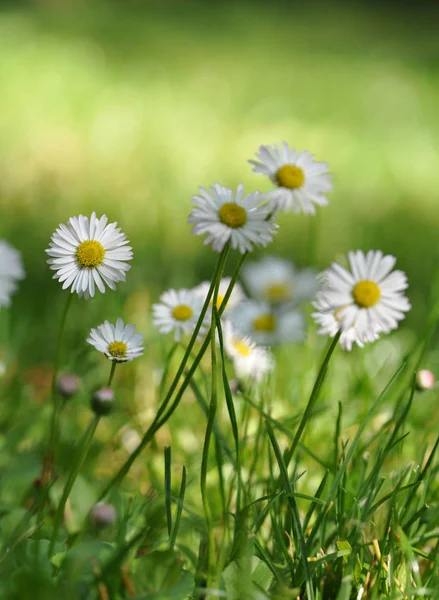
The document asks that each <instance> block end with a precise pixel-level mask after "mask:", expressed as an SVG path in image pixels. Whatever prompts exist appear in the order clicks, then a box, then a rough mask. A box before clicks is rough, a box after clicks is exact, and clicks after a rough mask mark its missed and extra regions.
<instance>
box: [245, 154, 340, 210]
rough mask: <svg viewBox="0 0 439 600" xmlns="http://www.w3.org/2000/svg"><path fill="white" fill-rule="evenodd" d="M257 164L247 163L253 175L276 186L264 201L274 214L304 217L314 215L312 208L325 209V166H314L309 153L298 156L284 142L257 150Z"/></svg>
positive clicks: (327, 180) (328, 185)
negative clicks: (266, 177)
mask: <svg viewBox="0 0 439 600" xmlns="http://www.w3.org/2000/svg"><path fill="white" fill-rule="evenodd" d="M256 156H257V158H258V159H259V160H250V161H249V162H250V163H251V164H252V165H253V167H254V168H253V171H254V172H255V173H262V174H263V175H267V176H268V177H269V178H270V179H271V181H272V182H273V183H274V184H275V185H276V186H277V188H276V189H275V190H272V191H270V192H268V193H267V194H266V195H265V197H266V198H269V199H270V208H271V210H273V211H284V212H289V211H290V210H293V211H294V212H296V213H300V212H303V213H307V214H311V215H314V214H315V212H316V209H315V206H314V205H317V206H325V205H327V204H328V200H327V198H326V196H325V194H326V193H327V192H331V191H332V183H331V176H330V174H329V173H328V172H327V171H328V165H327V164H326V163H323V162H315V161H314V155H312V154H310V153H309V152H307V151H305V152H298V151H297V150H295V149H294V148H289V146H288V144H287V143H286V142H283V143H282V147H279V146H260V148H259V152H257V153H256Z"/></svg>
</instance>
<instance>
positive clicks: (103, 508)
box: [89, 502, 117, 529]
mask: <svg viewBox="0 0 439 600" xmlns="http://www.w3.org/2000/svg"><path fill="white" fill-rule="evenodd" d="M89 518H90V523H91V525H92V526H93V527H95V528H96V529H103V528H104V527H108V526H109V525H113V523H114V522H115V521H116V519H117V512H116V509H115V508H114V506H113V505H112V504H106V503H105V502H98V503H97V504H95V505H94V506H93V508H92V509H91V510H90V513H89Z"/></svg>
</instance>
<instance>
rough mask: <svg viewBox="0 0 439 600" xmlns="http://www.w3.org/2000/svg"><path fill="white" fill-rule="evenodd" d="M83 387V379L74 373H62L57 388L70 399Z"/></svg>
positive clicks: (63, 395)
mask: <svg viewBox="0 0 439 600" xmlns="http://www.w3.org/2000/svg"><path fill="white" fill-rule="evenodd" d="M80 387H81V379H80V378H79V377H78V375H75V374H74V373H60V374H59V376H58V379H57V381H56V388H57V390H58V393H59V394H60V395H61V396H62V397H63V398H64V400H68V399H69V398H73V396H76V394H77V393H78V392H79V388H80Z"/></svg>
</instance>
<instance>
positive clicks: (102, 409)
mask: <svg viewBox="0 0 439 600" xmlns="http://www.w3.org/2000/svg"><path fill="white" fill-rule="evenodd" d="M91 407H92V409H93V410H94V412H95V413H96V414H97V415H99V416H101V417H103V416H105V415H108V414H109V413H110V412H111V411H112V410H113V407H114V392H113V390H112V389H111V388H109V387H105V388H101V389H100V390H97V391H96V392H95V393H94V394H93V396H92V399H91Z"/></svg>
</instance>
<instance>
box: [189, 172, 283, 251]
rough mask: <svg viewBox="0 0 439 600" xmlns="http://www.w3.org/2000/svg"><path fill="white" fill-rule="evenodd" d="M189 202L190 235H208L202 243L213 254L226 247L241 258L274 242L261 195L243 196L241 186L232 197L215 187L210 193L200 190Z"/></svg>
mask: <svg viewBox="0 0 439 600" xmlns="http://www.w3.org/2000/svg"><path fill="white" fill-rule="evenodd" d="M192 201H193V209H192V213H191V215H190V216H189V219H188V221H189V223H192V224H193V228H192V233H194V234H195V235H205V234H207V237H206V238H205V240H204V243H205V244H207V245H209V246H211V247H212V248H213V249H214V250H215V252H221V250H222V249H223V248H224V246H225V245H226V244H227V243H229V244H230V247H231V248H233V249H236V250H239V252H241V254H244V253H245V252H251V251H252V250H253V248H254V247H255V246H256V247H260V246H266V245H267V244H268V243H270V242H271V241H272V239H273V235H274V233H275V230H276V227H277V226H276V225H275V223H274V222H273V215H270V213H269V212H268V208H267V206H261V202H262V200H261V194H260V192H253V193H252V194H246V195H245V194H244V186H243V185H242V184H240V185H239V186H238V189H237V191H236V194H235V193H234V192H233V191H232V190H230V189H228V188H226V187H224V186H222V185H220V184H219V183H216V184H215V185H214V186H212V187H210V188H209V190H205V189H204V188H200V193H199V194H198V195H195V196H193V198H192Z"/></svg>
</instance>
